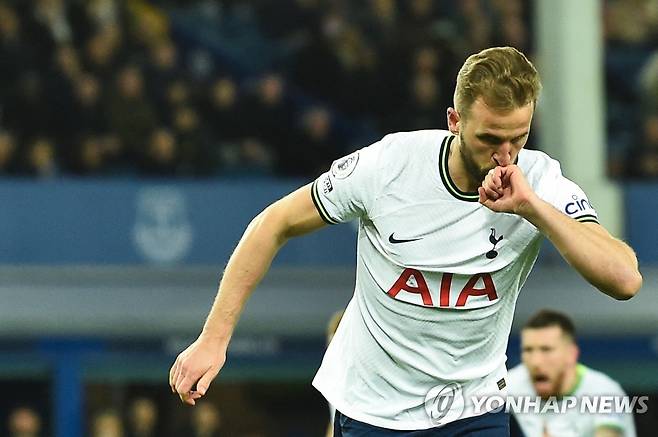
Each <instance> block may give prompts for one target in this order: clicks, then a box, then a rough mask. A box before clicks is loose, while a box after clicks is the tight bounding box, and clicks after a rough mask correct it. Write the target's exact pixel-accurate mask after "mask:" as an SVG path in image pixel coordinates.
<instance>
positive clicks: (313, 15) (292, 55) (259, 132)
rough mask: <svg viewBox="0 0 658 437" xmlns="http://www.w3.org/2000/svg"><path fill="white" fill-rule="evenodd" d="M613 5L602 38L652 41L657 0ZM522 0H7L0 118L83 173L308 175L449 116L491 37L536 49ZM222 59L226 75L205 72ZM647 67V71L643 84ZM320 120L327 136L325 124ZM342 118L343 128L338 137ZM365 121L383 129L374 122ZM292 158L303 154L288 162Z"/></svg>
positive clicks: (27, 151)
mask: <svg viewBox="0 0 658 437" xmlns="http://www.w3.org/2000/svg"><path fill="white" fill-rule="evenodd" d="M607 3H608V4H609V7H608V16H609V17H620V20H617V21H614V22H612V23H610V26H612V27H611V28H610V31H609V32H608V36H609V41H616V40H625V41H631V40H632V41H642V42H641V44H645V45H646V46H647V47H648V46H649V44H650V43H651V42H652V41H656V38H657V32H656V29H658V25H656V23H658V7H657V6H656V5H655V2H651V1H648V0H608V2H607ZM200 5H201V6H200ZM529 7H530V6H528V3H527V2H522V1H521V0H464V1H462V2H458V3H454V4H453V2H448V1H434V0H409V1H399V0H354V1H349V2H348V1H340V2H328V1H326V0H261V1H258V2H247V1H244V0H224V1H222V2H220V3H219V4H215V3H214V2H210V1H204V2H202V1H187V2H184V1H174V0H168V1H159V2H151V1H148V0H134V1H130V2H124V1H118V0H89V1H80V0H76V1H69V0H32V1H25V2H18V1H1V0H0V123H1V126H2V128H3V129H7V130H8V131H11V132H12V134H13V135H15V140H14V143H15V144H16V145H17V146H16V148H17V149H18V150H17V151H15V152H13V155H14V156H15V157H16V156H18V157H19V159H13V160H12V161H14V162H16V161H18V165H15V166H14V164H12V165H10V167H14V168H15V169H16V171H18V172H22V173H25V174H42V175H43V174H55V173H57V171H55V170H56V169H57V165H42V166H41V167H40V168H41V169H42V170H41V171H36V170H35V165H34V164H35V161H39V162H42V161H48V162H51V163H55V164H60V163H61V168H62V170H63V171H64V172H70V173H72V174H76V175H89V176H92V175H98V174H116V173H117V172H124V171H126V172H129V173H131V172H132V173H135V172H139V173H141V174H150V175H154V174H157V175H175V176H206V175H217V174H223V175H226V174H236V173H237V174H252V173H257V174H267V173H269V172H271V171H272V169H273V167H276V170H277V172H278V173H280V174H285V175H298V176H302V175H303V177H308V176H310V175H311V174H314V173H315V172H317V171H318V167H319V166H322V165H324V164H320V163H324V162H325V161H327V160H328V159H329V158H328V157H335V156H340V155H341V154H342V153H343V151H345V150H346V149H347V147H346V145H347V144H349V142H351V141H353V140H354V139H355V138H360V137H363V136H367V137H373V136H377V135H378V134H381V133H385V132H389V131H392V130H397V129H404V130H409V129H414V128H416V127H421V126H422V127H438V126H440V125H441V123H442V121H441V120H442V118H443V117H435V116H434V114H435V113H437V112H438V113H440V114H441V113H443V111H444V110H445V106H447V105H449V104H450V103H451V96H452V86H453V85H452V82H453V79H454V76H455V73H456V71H455V70H456V68H457V67H458V66H459V65H460V64H461V61H462V60H463V58H464V57H465V56H466V55H468V54H470V53H472V52H473V51H476V50H478V49H480V48H482V47H484V46H486V45H492V44H499V45H503V44H511V45H514V46H516V47H518V48H521V49H526V50H527V49H528V46H529V45H530V44H529V41H528V39H529V38H528V34H529V33H530V30H531V29H530V28H529V26H530V24H531V23H530V19H529V17H530V16H531V14H530V13H529ZM170 8H171V9H170ZM178 8H181V9H183V10H185V9H186V8H187V10H188V11H190V12H194V9H195V8H196V9H198V10H202V11H205V12H208V11H211V12H212V11H215V12H216V13H209V14H205V15H204V17H205V18H206V19H208V20H209V21H212V20H213V19H214V18H213V17H216V19H217V20H220V21H221V26H218V27H221V30H220V31H218V32H217V35H221V36H224V37H227V38H228V39H227V41H225V42H229V41H230V43H229V45H230V46H231V48H230V49H229V50H217V48H218V47H220V46H221V44H219V45H217V46H216V47H215V46H214V44H210V43H208V38H205V37H204V38H194V37H191V38H190V36H191V34H193V33H194V32H195V31H197V29H188V30H190V31H192V32H189V33H188V32H175V33H174V32H172V28H171V26H170V18H169V16H168V14H169V13H170V12H171V11H172V10H174V9H178ZM633 8H640V9H639V10H642V11H643V13H642V14H641V17H640V19H638V20H639V21H640V23H639V24H638V29H630V28H628V27H629V26H630V27H632V24H633V22H632V20H629V19H628V16H629V15H628V10H632V9H633ZM177 12H178V11H174V12H173V13H174V14H176V13H177ZM624 14H626V15H624ZM254 16H256V17H257V19H256V20H254V19H253V17H254ZM624 16H626V19H624ZM184 21H185V20H181V21H180V23H183V24H181V25H182V26H185V24H184ZM203 21H204V20H200V22H199V29H198V31H199V32H205V30H204V29H203V26H204V25H205V24H204V23H203ZM207 30H208V32H209V35H210V34H214V33H213V32H214V30H216V29H214V30H213V29H207ZM627 33H628V34H630V35H631V36H628V35H627ZM184 34H185V35H187V36H186V37H185V39H179V36H180V35H184ZM201 34H202V33H199V35H201ZM635 34H636V35H637V36H633V35H635ZM619 35H621V36H619ZM254 47H260V48H261V49H262V50H264V51H266V52H267V53H268V55H267V56H266V57H264V58H263V59H264V60H263V61H262V62H257V63H253V62H240V58H241V57H244V56H245V55H244V53H241V52H245V53H246V52H249V50H250V49H252V48H254ZM530 55H531V53H530ZM234 61H236V62H234ZM268 63H269V64H268ZM257 65H259V66H257ZM268 65H269V68H270V69H272V71H274V69H276V71H277V73H272V72H269V73H266V74H263V75H262V76H260V78H259V79H258V80H257V83H256V86H255V87H253V89H252V88H251V87H250V86H249V78H250V77H253V76H254V75H258V74H261V73H262V69H263V68H268V67H267V66H268ZM188 66H189V67H188ZM215 66H217V68H218V70H219V71H218V74H219V79H217V80H215V81H214V82H213V81H209V80H208V72H209V71H211V70H212V69H213V68H215ZM192 67H194V68H192ZM197 67H198V68H197ZM222 67H226V69H225V70H221V68H222ZM652 70H653V68H651V67H650V66H648V67H647V71H648V72H647V74H646V75H645V77H646V78H647V79H646V80H645V81H644V82H645V83H648V84H649V85H646V86H647V87H648V88H650V89H653V88H654V87H653V82H655V81H653V80H652V78H653V77H656V75H655V74H653V72H652ZM194 71H197V74H196V75H195V74H194ZM229 71H230V73H231V75H232V77H231V78H228V76H226V75H227V73H228V72H229ZM620 71H623V70H620ZM199 72H202V73H203V74H200V73H199ZM652 74H653V76H652ZM619 78H621V81H620V80H619ZM243 82H246V83H247V84H248V85H247V88H246V90H242V89H241V86H240V85H239V84H241V83H243ZM627 82H628V81H626V75H625V74H623V73H622V74H620V75H619V76H618V77H617V79H616V80H611V81H610V83H611V84H613V85H619V84H620V83H621V84H623V85H624V87H625V88H624V87H619V86H611V87H609V88H610V89H612V90H616V89H621V88H624V90H625V91H624V90H622V91H621V92H620V95H621V96H623V97H625V98H628V97H629V96H631V97H634V94H633V92H634V91H635V90H631V89H630V87H629V86H628V85H626V83H627ZM245 91H246V92H245ZM243 95H244V96H245V98H243ZM646 95H651V93H646ZM629 100H630V99H629ZM647 100H649V99H647ZM655 100H656V99H652V101H655ZM622 103H626V102H622ZM314 107H326V108H331V109H330V110H329V112H327V111H324V110H323V111H324V112H322V111H320V112H318V111H316V110H314V109H313V108H314ZM309 108H310V109H309ZM618 108H619V110H618V114H625V113H627V110H626V108H625V107H624V106H623V105H621V104H620V105H619V106H618ZM296 111H301V112H304V113H307V112H310V113H315V114H316V115H314V116H311V117H310V118H311V119H314V120H316V121H314V122H309V121H304V122H302V123H299V122H298V120H297V117H296V115H295V112H296ZM320 113H324V114H325V115H326V117H325V115H322V116H320V115H319V114H320ZM302 118H304V119H308V118H309V117H307V116H306V115H305V116H303V117H302ZM322 119H327V120H329V121H328V122H327V123H325V122H324V121H322V122H321V121H320V120H322ZM334 121H335V122H334ZM324 124H328V125H330V126H331V127H330V128H329V129H328V131H329V132H330V133H328V134H319V132H321V131H323V130H324V128H319V126H322V125H324ZM334 124H336V125H339V126H340V131H341V132H342V133H344V134H345V135H343V136H341V137H340V138H339V137H337V136H336V135H335V133H334V131H335V129H333V125H334ZM311 125H314V126H316V127H314V128H313V127H310V126H311ZM159 126H161V128H158V127H159ZM300 126H301V127H300ZM370 126H373V127H375V129H376V130H379V131H380V132H367V133H366V132H365V131H369V130H370ZM155 131H158V132H159V133H158V134H157V135H154V134H153V132H155ZM164 131H166V132H168V134H165V132H164ZM35 137H41V138H44V139H47V142H48V143H50V146H48V147H43V146H39V147H37V148H36V150H37V151H36V152H33V151H32V150H31V149H32V148H34V147H33V143H31V142H29V141H28V142H26V141H25V140H26V139H33V138H35ZM301 139H303V140H305V141H308V143H307V145H300V144H297V143H296V142H297V141H300V140H301ZM172 140H173V141H172ZM55 144H56V145H57V148H55V146H54V145H55ZM330 149H331V150H330ZM620 149H621V150H625V149H624V148H620ZM315 152H317V153H319V155H318V156H315V157H311V156H310V154H311V153H315ZM35 155H36V156H38V157H40V158H39V159H37V158H36V157H35ZM51 155H52V158H48V157H49V156H51ZM30 157H31V158H30ZM172 157H173V161H172V160H171V159H172ZM46 158H48V159H46ZM295 159H300V160H301V161H300V164H299V165H296V166H295V165H291V163H293V162H295ZM28 162H31V164H29V165H28V164H27V163H28ZM46 168H49V169H50V170H47V171H46V170H45V169H46ZM3 171H4V173H6V170H3ZM287 172H291V173H287Z"/></svg>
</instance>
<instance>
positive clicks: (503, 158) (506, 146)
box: [493, 141, 512, 167]
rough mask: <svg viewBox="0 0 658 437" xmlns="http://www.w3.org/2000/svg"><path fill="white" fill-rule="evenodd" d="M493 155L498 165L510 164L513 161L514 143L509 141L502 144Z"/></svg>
mask: <svg viewBox="0 0 658 437" xmlns="http://www.w3.org/2000/svg"><path fill="white" fill-rule="evenodd" d="M493 157H494V159H495V160H496V162H497V163H498V165H500V166H502V167H505V166H506V165H510V164H511V163H512V144H511V143H510V142H509V141H506V142H504V143H503V144H501V145H500V146H499V147H498V150H496V153H494V156H493Z"/></svg>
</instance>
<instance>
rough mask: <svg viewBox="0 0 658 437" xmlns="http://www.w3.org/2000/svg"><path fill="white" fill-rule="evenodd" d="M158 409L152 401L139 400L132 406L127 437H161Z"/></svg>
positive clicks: (146, 399)
mask: <svg viewBox="0 0 658 437" xmlns="http://www.w3.org/2000/svg"><path fill="white" fill-rule="evenodd" d="M157 425H158V407H157V406H156V405H155V402H153V400H152V399H149V398H137V399H135V400H134V401H133V402H132V403H131V404H130V410H129V412H128V433H127V437H159V435H160V434H159V433H158V432H159V430H158V426H157Z"/></svg>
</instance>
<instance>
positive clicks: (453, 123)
mask: <svg viewBox="0 0 658 437" xmlns="http://www.w3.org/2000/svg"><path fill="white" fill-rule="evenodd" d="M447 115H448V130H449V131H450V132H451V133H452V134H454V135H459V128H460V125H461V117H460V115H459V112H457V110H456V109H455V108H452V107H450V108H448V113H447Z"/></svg>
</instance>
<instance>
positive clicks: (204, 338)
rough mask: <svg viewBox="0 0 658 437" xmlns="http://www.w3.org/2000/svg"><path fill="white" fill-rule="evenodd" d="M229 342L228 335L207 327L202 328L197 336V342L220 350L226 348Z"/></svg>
mask: <svg viewBox="0 0 658 437" xmlns="http://www.w3.org/2000/svg"><path fill="white" fill-rule="evenodd" d="M230 340H231V336H230V334H222V333H220V332H217V331H216V330H213V329H210V328H208V327H204V328H203V330H202V331H201V334H200V335H199V341H201V342H203V343H209V344H212V345H214V346H218V347H222V348H227V347H228V343H229V341H230Z"/></svg>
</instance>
